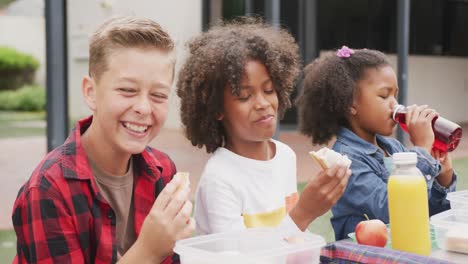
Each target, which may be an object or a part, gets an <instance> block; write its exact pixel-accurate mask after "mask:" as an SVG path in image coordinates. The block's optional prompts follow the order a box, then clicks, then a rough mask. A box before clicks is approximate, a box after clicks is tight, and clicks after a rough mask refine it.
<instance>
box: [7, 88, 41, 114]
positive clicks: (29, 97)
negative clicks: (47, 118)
mask: <svg viewBox="0 0 468 264" xmlns="http://www.w3.org/2000/svg"><path fill="white" fill-rule="evenodd" d="M45 104H46V92H45V89H44V88H42V87H38V86H34V85H28V86H24V87H22V88H21V89H18V90H15V91H0V110H7V111H43V110H45Z"/></svg>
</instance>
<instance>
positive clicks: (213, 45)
mask: <svg viewBox="0 0 468 264" xmlns="http://www.w3.org/2000/svg"><path fill="white" fill-rule="evenodd" d="M188 47H189V55H188V58H187V60H186V62H185V64H184V65H183V66H182V68H181V70H180V73H179V79H178V82H177V95H178V96H179V97H180V99H181V111H180V112H181V119H182V123H183V125H184V126H185V133H186V136H187V138H188V139H189V140H190V141H191V143H192V145H194V146H197V147H199V148H202V147H203V146H205V148H206V151H207V152H208V153H211V152H214V151H215V150H216V149H217V148H218V147H222V146H223V145H224V144H225V141H226V134H225V131H224V128H223V125H222V122H220V121H218V120H217V118H218V117H219V115H220V114H221V113H222V112H223V107H224V102H223V93H224V89H226V87H228V85H229V87H231V89H232V90H231V93H232V94H234V95H239V93H240V82H241V79H242V77H243V76H244V74H245V70H244V66H245V64H246V63H247V62H248V61H250V60H257V61H259V62H261V63H262V64H263V65H264V66H265V67H266V69H267V71H268V73H269V75H270V78H271V80H272V82H273V86H274V89H275V90H276V93H277V96H278V114H279V116H280V117H282V116H283V115H284V111H285V110H286V109H287V108H289V107H290V106H291V101H290V99H289V96H290V94H291V92H292V90H293V89H294V84H295V81H296V79H297V77H298V75H299V72H300V61H299V52H298V51H299V48H298V46H297V44H296V42H295V40H294V38H293V37H292V36H291V34H290V33H289V32H287V31H286V30H285V29H280V28H274V27H272V26H271V25H268V24H266V23H264V22H263V21H261V20H260V19H259V18H245V17H243V18H239V19H237V20H235V21H231V22H228V23H227V22H224V23H223V22H222V23H221V24H220V25H218V26H214V27H212V28H211V29H210V30H209V31H207V32H204V33H202V34H201V35H199V36H197V37H195V38H194V39H192V40H191V41H190V42H189V43H188Z"/></svg>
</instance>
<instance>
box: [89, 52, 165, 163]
mask: <svg viewBox="0 0 468 264" xmlns="http://www.w3.org/2000/svg"><path fill="white" fill-rule="evenodd" d="M107 63H108V65H107V66H108V67H107V70H106V71H105V72H103V74H102V75H101V76H100V78H99V80H98V81H97V82H96V80H93V79H91V78H85V79H84V80H83V93H84V96H85V98H86V102H87V103H88V106H89V107H90V109H91V110H92V111H93V124H92V127H93V130H94V132H95V133H94V134H95V136H96V138H97V140H95V142H99V144H100V146H95V147H103V148H108V149H109V151H115V152H116V153H121V154H127V155H128V154H136V153H141V152H142V151H143V150H144V149H145V147H146V146H147V145H148V144H149V143H150V141H151V140H152V139H153V138H154V137H155V136H156V135H157V134H158V133H159V130H160V129H161V127H162V126H163V124H164V122H165V121H166V117H167V112H168V103H169V102H168V99H169V94H170V87H171V85H172V79H173V70H174V63H173V60H172V57H171V56H170V54H169V53H167V52H165V51H162V50H158V49H154V48H152V49H150V48H148V49H141V48H118V49H115V50H113V51H112V52H111V53H110V54H109V56H108V62H107Z"/></svg>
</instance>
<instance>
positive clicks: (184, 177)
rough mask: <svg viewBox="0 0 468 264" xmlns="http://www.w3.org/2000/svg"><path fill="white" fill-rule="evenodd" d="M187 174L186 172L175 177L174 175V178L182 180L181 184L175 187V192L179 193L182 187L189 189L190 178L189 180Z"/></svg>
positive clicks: (178, 173)
mask: <svg viewBox="0 0 468 264" xmlns="http://www.w3.org/2000/svg"><path fill="white" fill-rule="evenodd" d="M189 175H190V174H189V173H188V172H177V173H176V175H174V179H175V178H182V181H181V184H179V186H177V191H180V190H181V189H182V188H184V187H189V186H190V178H189Z"/></svg>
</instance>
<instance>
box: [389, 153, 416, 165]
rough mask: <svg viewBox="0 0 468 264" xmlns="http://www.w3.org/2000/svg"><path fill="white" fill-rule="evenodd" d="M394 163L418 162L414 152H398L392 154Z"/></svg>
mask: <svg viewBox="0 0 468 264" xmlns="http://www.w3.org/2000/svg"><path fill="white" fill-rule="evenodd" d="M392 159H393V163H394V164H402V165H405V164H416V163H417V162H418V156H417V155H416V153H415V152H398V153H394V154H393V156H392Z"/></svg>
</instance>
